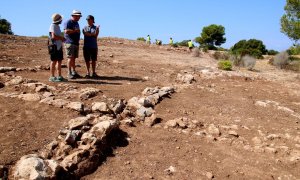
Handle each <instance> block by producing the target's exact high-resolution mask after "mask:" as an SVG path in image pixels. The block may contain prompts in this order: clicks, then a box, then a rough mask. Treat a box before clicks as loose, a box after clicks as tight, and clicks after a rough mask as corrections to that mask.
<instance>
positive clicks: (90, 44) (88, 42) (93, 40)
mask: <svg viewBox="0 0 300 180" xmlns="http://www.w3.org/2000/svg"><path fill="white" fill-rule="evenodd" d="M82 31H83V32H87V33H92V34H95V33H96V31H97V27H96V26H95V25H92V26H85V27H84V28H83V30H82ZM83 47H84V48H98V45H97V37H94V36H84V46H83Z"/></svg>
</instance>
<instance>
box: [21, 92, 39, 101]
mask: <svg viewBox="0 0 300 180" xmlns="http://www.w3.org/2000/svg"><path fill="white" fill-rule="evenodd" d="M18 98H19V99H22V100H24V101H32V102H34V101H40V100H41V97H40V95H39V94H20V95H19V96H18Z"/></svg>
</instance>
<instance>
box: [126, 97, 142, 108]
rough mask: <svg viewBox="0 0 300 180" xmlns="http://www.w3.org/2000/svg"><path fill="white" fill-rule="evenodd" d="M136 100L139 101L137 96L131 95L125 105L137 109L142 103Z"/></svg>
mask: <svg viewBox="0 0 300 180" xmlns="http://www.w3.org/2000/svg"><path fill="white" fill-rule="evenodd" d="M138 101H139V98H138V97H133V98H131V99H129V100H128V102H127V106H128V107H131V108H135V109H139V108H140V107H141V106H142V105H141V104H140V103H139V102H138Z"/></svg>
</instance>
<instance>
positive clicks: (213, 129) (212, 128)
mask: <svg viewBox="0 0 300 180" xmlns="http://www.w3.org/2000/svg"><path fill="white" fill-rule="evenodd" d="M207 132H208V133H209V134H211V135H213V136H220V135H221V132H220V130H219V128H218V127H216V126H215V125H214V124H210V125H209V126H208V128H207Z"/></svg>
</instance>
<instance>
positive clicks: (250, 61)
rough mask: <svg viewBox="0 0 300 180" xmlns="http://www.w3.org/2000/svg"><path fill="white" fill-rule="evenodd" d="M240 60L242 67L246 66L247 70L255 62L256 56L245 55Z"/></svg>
mask: <svg viewBox="0 0 300 180" xmlns="http://www.w3.org/2000/svg"><path fill="white" fill-rule="evenodd" d="M242 62H243V64H244V67H246V68H247V69H248V70H253V68H254V66H255V64H256V58H254V57H251V56H248V55H246V56H244V57H242Z"/></svg>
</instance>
